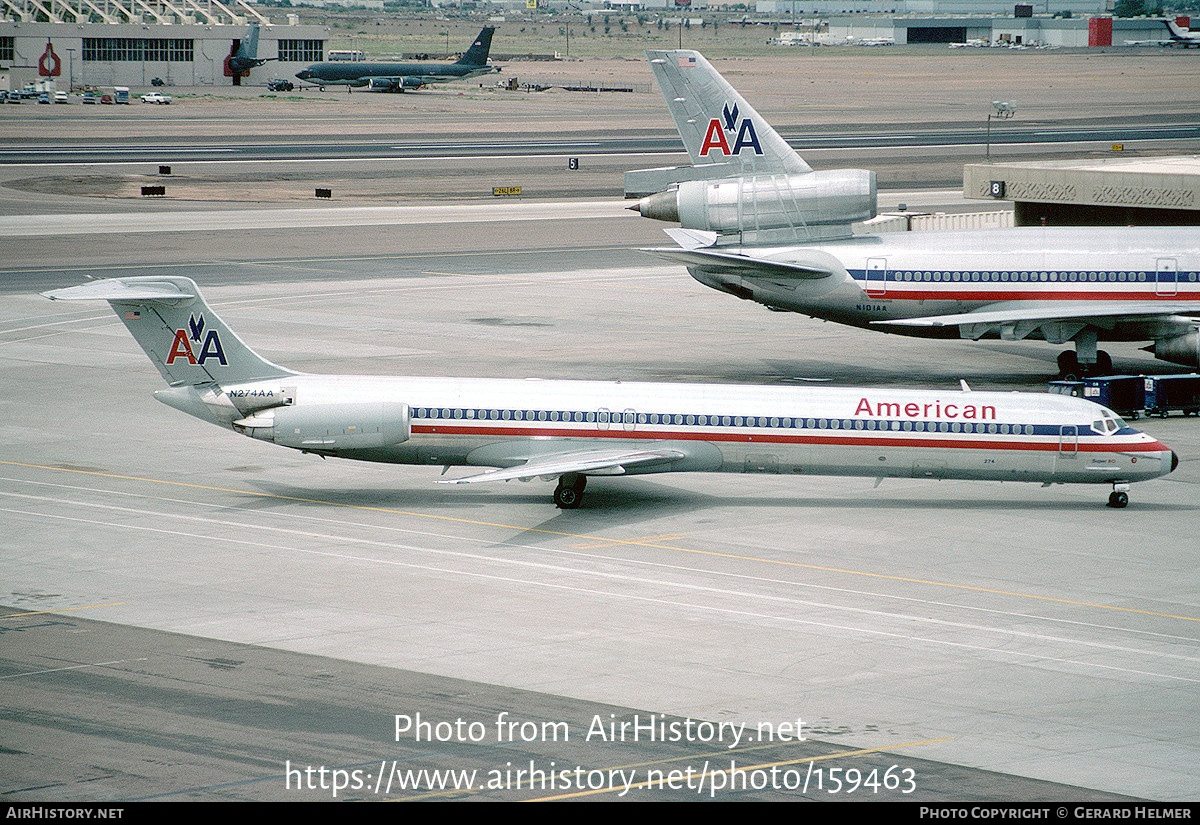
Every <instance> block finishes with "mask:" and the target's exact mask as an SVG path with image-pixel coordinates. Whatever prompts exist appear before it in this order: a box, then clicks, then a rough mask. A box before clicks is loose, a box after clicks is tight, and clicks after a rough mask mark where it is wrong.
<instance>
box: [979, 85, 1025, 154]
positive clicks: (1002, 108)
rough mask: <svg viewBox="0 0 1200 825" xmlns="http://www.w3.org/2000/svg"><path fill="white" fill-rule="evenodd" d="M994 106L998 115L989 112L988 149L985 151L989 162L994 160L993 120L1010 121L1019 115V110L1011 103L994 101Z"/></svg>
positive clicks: (986, 145)
mask: <svg viewBox="0 0 1200 825" xmlns="http://www.w3.org/2000/svg"><path fill="white" fill-rule="evenodd" d="M992 106H994V107H995V109H996V114H992V113H991V112H988V116H987V143H986V144H984V145H985V147H986V148H985V149H984V152H985V157H986V158H987V159H988V160H991V159H992V118H995V119H996V120H1008V119H1009V118H1010V117H1012V116H1013V115H1015V114H1016V113H1017V110H1016V109H1014V108H1013V105H1012V103H1010V102H1009V101H1007V100H993V101H992Z"/></svg>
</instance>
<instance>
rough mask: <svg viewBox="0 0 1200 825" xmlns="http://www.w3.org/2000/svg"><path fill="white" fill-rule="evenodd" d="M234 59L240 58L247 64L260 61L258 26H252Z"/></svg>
mask: <svg viewBox="0 0 1200 825" xmlns="http://www.w3.org/2000/svg"><path fill="white" fill-rule="evenodd" d="M234 57H237V58H240V59H242V60H245V61H247V62H253V61H255V60H257V59H258V26H251V27H250V28H249V30H248V31H247V32H246V36H245V37H243V38H242V42H241V43H240V44H239V45H238V50H237V52H236V53H235V54H234Z"/></svg>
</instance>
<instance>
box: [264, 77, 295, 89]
mask: <svg viewBox="0 0 1200 825" xmlns="http://www.w3.org/2000/svg"><path fill="white" fill-rule="evenodd" d="M267 88H268V89H270V90H271V91H272V92H290V91H292V90H293V89H295V88H296V87H295V86H294V85H293V84H292V81H290V80H282V79H280V78H275V79H274V80H272V81H270V82H269V83H267Z"/></svg>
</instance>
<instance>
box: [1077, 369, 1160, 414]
mask: <svg viewBox="0 0 1200 825" xmlns="http://www.w3.org/2000/svg"><path fill="white" fill-rule="evenodd" d="M1083 397H1084V398H1086V399H1087V400H1088V401H1095V402H1096V403H1097V404H1099V405H1100V406H1102V407H1108V408H1109V409H1110V410H1112V411H1113V412H1115V413H1116V414H1117V415H1123V416H1125V417H1127V418H1137V417H1138V416H1140V415H1141V414H1142V410H1144V409H1146V379H1145V377H1144V376H1141V375H1101V376H1096V377H1093V378H1085V379H1083Z"/></svg>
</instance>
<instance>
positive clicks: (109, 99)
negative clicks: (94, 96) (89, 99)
mask: <svg viewBox="0 0 1200 825" xmlns="http://www.w3.org/2000/svg"><path fill="white" fill-rule="evenodd" d="M100 102H101V103H108V104H111V103H112V102H113V96H112V95H100Z"/></svg>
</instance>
